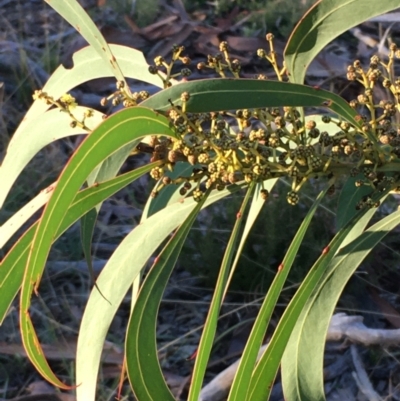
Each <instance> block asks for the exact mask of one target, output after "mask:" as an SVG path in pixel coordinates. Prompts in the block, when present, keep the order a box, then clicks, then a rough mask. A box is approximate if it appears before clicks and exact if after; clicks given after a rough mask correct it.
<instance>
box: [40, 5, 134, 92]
mask: <svg viewBox="0 0 400 401" xmlns="http://www.w3.org/2000/svg"><path fill="white" fill-rule="evenodd" d="M45 1H46V3H47V4H48V5H49V6H50V7H52V8H53V9H54V10H56V11H57V13H58V14H60V15H61V16H62V17H63V18H64V19H65V20H66V21H67V22H68V23H69V24H71V25H72V26H73V27H74V28H75V29H76V30H77V31H78V32H79V33H80V34H81V35H82V37H83V38H84V39H85V40H86V41H87V42H88V43H89V44H90V45H91V46H92V47H93V48H94V49H95V50H96V52H97V54H98V55H99V56H100V57H101V58H102V59H103V63H104V64H105V65H107V66H108V68H109V69H110V72H111V73H112V74H113V75H114V76H115V78H116V79H117V80H118V81H122V82H125V77H124V74H123V73H122V71H121V68H120V66H119V64H118V62H117V60H116V58H115V56H114V55H113V53H112V52H111V49H110V47H109V45H108V43H107V42H106V40H105V39H104V37H103V35H102V34H101V32H100V31H99V29H98V28H97V27H96V25H95V23H94V22H93V20H92V19H91V18H90V17H89V16H88V15H87V13H86V11H85V10H84V9H83V7H82V6H81V5H80V4H79V3H78V2H77V1H76V0H68V1H64V0H45ZM125 86H127V85H126V82H125Z"/></svg>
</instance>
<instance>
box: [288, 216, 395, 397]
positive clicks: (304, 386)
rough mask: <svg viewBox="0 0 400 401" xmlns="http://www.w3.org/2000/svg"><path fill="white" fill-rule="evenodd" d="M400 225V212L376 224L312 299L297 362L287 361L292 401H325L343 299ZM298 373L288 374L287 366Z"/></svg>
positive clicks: (342, 254)
mask: <svg viewBox="0 0 400 401" xmlns="http://www.w3.org/2000/svg"><path fill="white" fill-rule="evenodd" d="M398 224H400V212H399V211H397V212H394V213H392V214H390V215H389V216H387V217H385V218H383V219H382V220H380V221H379V222H378V223H376V224H374V225H373V226H372V227H370V228H369V229H368V230H366V231H365V232H364V233H362V234H361V235H360V236H358V237H357V238H356V239H355V240H354V241H352V242H351V243H349V244H347V245H346V246H344V247H342V248H341V249H340V251H339V253H338V254H337V255H336V256H335V257H334V258H333V260H332V261H331V263H330V264H329V266H328V272H327V276H326V278H325V280H324V283H323V286H322V289H321V290H320V291H319V292H318V294H317V296H316V297H313V298H312V299H310V301H309V302H308V304H307V305H306V308H307V311H308V312H307V316H306V319H305V320H304V324H303V325H302V330H301V334H300V336H299V337H297V344H296V350H295V352H296V354H297V355H296V358H293V357H294V355H293V354H291V355H289V354H288V355H287V356H286V357H285V358H284V359H283V364H282V371H283V376H282V380H283V386H284V391H285V396H286V399H287V400H288V401H300V400H303V401H306V400H321V401H322V400H325V394H324V382H323V375H322V368H323V356H324V348H325V338H326V333H327V331H328V327H329V323H330V320H331V316H332V314H333V312H334V309H335V307H336V304H337V302H338V300H339V297H340V295H341V293H342V291H343V289H344V287H345V285H346V284H347V282H348V281H349V279H350V278H351V277H352V275H353V274H354V272H355V271H356V269H357V268H358V267H359V266H360V264H361V263H362V262H363V260H364V259H365V257H366V256H367V255H368V254H369V253H370V252H371V251H372V249H373V248H374V247H375V246H376V245H377V244H378V243H379V242H380V241H382V239H383V238H384V237H385V236H386V235H387V234H388V233H389V232H390V231H391V230H393V229H394V228H395V227H396V226H397V225H398ZM288 363H289V364H290V365H291V366H293V363H295V364H296V367H297V370H296V371H295V372H294V371H293V369H289V370H288V371H286V366H287V364H288Z"/></svg>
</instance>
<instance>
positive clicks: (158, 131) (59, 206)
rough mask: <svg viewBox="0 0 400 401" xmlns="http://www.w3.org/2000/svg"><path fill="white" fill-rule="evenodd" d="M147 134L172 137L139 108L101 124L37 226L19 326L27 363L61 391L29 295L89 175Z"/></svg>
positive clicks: (163, 124)
mask: <svg viewBox="0 0 400 401" xmlns="http://www.w3.org/2000/svg"><path fill="white" fill-rule="evenodd" d="M149 134H155V135H166V136H175V134H174V132H172V131H171V130H170V128H169V124H168V120H167V119H166V118H165V117H163V116H160V115H157V114H155V113H154V112H152V111H151V110H148V109H144V108H142V107H133V108H129V109H125V110H122V111H120V112H118V113H116V114H114V115H113V116H111V117H110V118H108V119H107V120H105V121H104V123H103V124H101V125H100V126H99V127H98V128H97V129H95V130H94V131H93V132H92V133H91V134H90V135H89V136H87V137H86V139H85V141H84V142H83V143H82V144H81V146H80V147H79V149H78V150H77V151H76V152H75V154H74V155H73V156H72V157H71V159H70V160H69V163H68V165H67V166H66V168H65V169H64V171H63V173H62V174H61V176H60V178H59V180H58V182H57V186H56V188H55V190H54V192H53V195H52V197H51V198H50V200H49V202H48V203H47V206H46V208H45V210H44V212H43V215H42V217H41V219H40V221H39V224H38V226H37V229H36V232H35V236H34V239H33V241H32V247H31V251H30V255H29V258H28V263H27V266H26V270H25V275H24V280H23V284H22V290H21V302H20V304H21V310H20V326H21V333H22V339H23V344H24V347H25V349H26V352H27V355H28V357H29V359H30V360H31V361H32V363H33V364H34V365H35V366H36V368H37V369H38V371H39V372H40V373H41V374H42V375H43V376H44V377H45V378H46V379H47V380H48V381H50V382H51V383H53V384H54V385H57V386H61V387H65V386H64V384H63V383H61V382H60V381H59V380H58V379H57V377H56V376H55V375H54V374H53V373H52V372H51V370H50V368H49V366H48V364H47V361H46V359H45V358H44V356H43V352H42V350H41V346H40V344H39V341H38V339H37V336H36V333H35V331H34V328H33V325H32V322H31V319H30V316H29V306H30V298H31V295H32V292H33V291H35V292H36V291H37V290H38V286H39V283H40V279H41V276H42V273H43V269H44V265H45V262H46V259H47V255H48V252H49V249H50V246H51V244H52V241H53V239H54V236H55V234H56V233H57V231H58V229H59V225H60V223H61V221H62V219H63V218H64V216H65V214H66V211H67V210H68V208H69V206H70V204H71V202H72V200H73V199H74V197H75V194H76V193H77V191H78V190H79V188H80V186H81V185H82V184H83V182H84V181H85V180H86V178H87V177H88V175H89V174H90V172H91V171H92V170H93V169H94V168H95V167H96V166H97V165H98V164H99V163H101V162H102V161H103V160H105V159H106V158H107V157H109V156H110V155H111V154H112V153H114V152H116V151H118V150H119V149H121V148H122V147H123V146H125V145H127V144H128V143H130V142H133V141H135V140H136V139H138V138H139V137H142V136H145V135H149Z"/></svg>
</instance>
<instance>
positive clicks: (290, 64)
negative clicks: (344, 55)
mask: <svg viewBox="0 0 400 401" xmlns="http://www.w3.org/2000/svg"><path fill="white" fill-rule="evenodd" d="M398 7H399V2H398V1H397V0H385V1H381V2H376V1H375V0H330V1H322V0H320V1H318V2H317V3H315V4H314V6H313V7H312V8H310V10H309V11H308V12H307V14H306V15H304V16H303V18H302V19H301V20H300V22H299V23H298V24H297V26H296V27H295V28H294V30H293V32H292V34H291V36H290V38H289V41H288V43H287V45H286V48H285V51H284V57H285V65H286V68H287V69H288V71H289V77H290V80H291V81H292V82H296V83H300V84H301V83H303V82H304V77H305V75H306V70H307V67H308V66H309V65H310V63H311V61H312V60H313V59H314V58H315V57H316V55H317V54H318V53H319V52H320V51H321V50H322V49H323V48H324V47H325V46H326V45H327V44H328V43H329V42H331V41H332V40H333V39H335V38H336V37H337V36H339V35H340V34H342V33H343V32H346V31H348V30H349V29H350V28H352V27H354V26H356V25H358V24H361V23H362V22H365V21H367V20H368V19H370V18H372V17H375V16H377V15H380V14H383V13H385V12H388V11H391V10H394V9H396V8H398Z"/></svg>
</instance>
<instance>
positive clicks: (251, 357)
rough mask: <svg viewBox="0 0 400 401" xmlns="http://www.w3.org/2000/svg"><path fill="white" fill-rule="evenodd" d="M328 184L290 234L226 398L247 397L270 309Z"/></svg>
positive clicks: (241, 398)
mask: <svg viewBox="0 0 400 401" xmlns="http://www.w3.org/2000/svg"><path fill="white" fill-rule="evenodd" d="M331 184H332V183H330V184H328V186H327V188H326V189H325V190H324V191H322V192H321V193H320V194H319V196H318V197H317V199H316V200H315V202H314V204H313V205H312V207H311V208H310V210H309V211H308V213H307V215H306V217H305V218H304V220H303V222H302V223H301V225H300V227H299V229H298V230H297V233H296V235H295V236H294V238H293V241H292V243H291V244H290V246H289V249H288V251H287V253H286V255H285V257H284V259H283V261H282V263H281V265H280V266H279V268H278V272H277V274H276V276H275V279H274V281H273V282H272V284H271V287H270V289H269V291H268V293H267V295H266V297H265V299H264V302H263V304H262V305H261V309H260V311H259V313H258V316H257V319H256V321H255V323H254V326H253V329H252V331H251V333H250V337H249V339H248V341H247V343H246V347H245V349H244V352H243V355H242V358H241V360H240V363H239V367H238V370H237V372H236V375H235V379H234V381H233V383H232V387H231V391H230V394H229V398H228V400H229V401H241V400H246V399H250V398H248V394H249V392H250V387H249V384H250V381H251V374H252V371H253V369H254V365H255V363H256V359H257V355H258V351H259V349H260V346H261V343H262V340H263V338H264V335H265V331H266V329H267V327H268V325H269V321H270V319H271V315H272V312H273V310H274V308H275V305H276V302H277V300H278V297H279V295H280V294H281V291H282V288H283V285H284V283H285V281H286V279H287V276H288V274H289V272H290V269H291V267H292V265H293V262H294V260H295V258H296V255H297V252H298V250H299V248H300V245H301V243H302V241H303V238H304V235H305V234H306V231H307V229H308V227H309V225H310V223H311V220H312V218H313V216H314V214H315V212H316V210H317V208H318V206H319V205H320V203H321V201H322V199H323V198H324V196H325V195H326V192H327V191H328V189H329V187H330V185H331Z"/></svg>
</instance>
